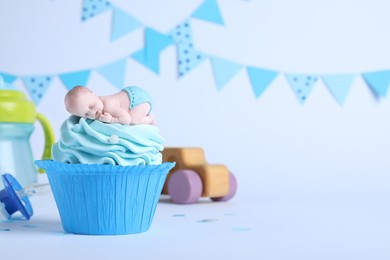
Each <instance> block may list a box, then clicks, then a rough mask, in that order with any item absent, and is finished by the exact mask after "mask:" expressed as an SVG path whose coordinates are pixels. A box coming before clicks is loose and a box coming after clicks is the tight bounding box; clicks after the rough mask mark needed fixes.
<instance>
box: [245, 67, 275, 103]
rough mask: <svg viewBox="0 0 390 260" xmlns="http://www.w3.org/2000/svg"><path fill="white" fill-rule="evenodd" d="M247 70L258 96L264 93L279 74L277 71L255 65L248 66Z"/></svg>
mask: <svg viewBox="0 0 390 260" xmlns="http://www.w3.org/2000/svg"><path fill="white" fill-rule="evenodd" d="M247 72H248V75H249V79H250V82H251V85H252V89H253V91H254V92H255V96H256V98H258V97H260V96H261V94H263V92H264V90H266V88H267V87H268V86H269V85H270V84H271V82H272V81H273V80H274V79H275V78H276V76H277V75H278V72H276V71H273V70H266V69H260V68H254V67H247Z"/></svg>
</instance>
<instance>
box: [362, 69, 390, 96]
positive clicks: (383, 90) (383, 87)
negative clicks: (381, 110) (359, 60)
mask: <svg viewBox="0 0 390 260" xmlns="http://www.w3.org/2000/svg"><path fill="white" fill-rule="evenodd" d="M363 78H364V79H365V81H366V82H367V84H368V85H369V86H370V88H371V89H372V90H373V91H374V92H375V94H376V95H378V96H379V97H385V96H386V94H387V91H388V89H389V83H390V70H383V71H375V72H367V73H363Z"/></svg>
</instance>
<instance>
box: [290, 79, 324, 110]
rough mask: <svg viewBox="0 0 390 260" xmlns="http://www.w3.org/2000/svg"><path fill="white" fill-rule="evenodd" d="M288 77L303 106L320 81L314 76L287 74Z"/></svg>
mask: <svg viewBox="0 0 390 260" xmlns="http://www.w3.org/2000/svg"><path fill="white" fill-rule="evenodd" d="M286 77H287V80H288V81H289V83H290V85H291V87H292V89H293V91H294V94H295V95H296V96H297V98H298V100H299V102H301V103H302V104H303V103H304V102H305V101H306V100H307V97H308V96H309V94H310V92H311V90H312V89H313V87H314V86H315V83H316V82H317V80H318V78H317V76H313V75H302V74H287V75H286Z"/></svg>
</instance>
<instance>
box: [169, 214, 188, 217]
mask: <svg viewBox="0 0 390 260" xmlns="http://www.w3.org/2000/svg"><path fill="white" fill-rule="evenodd" d="M185 216H186V215H185V214H173V215H172V217H185Z"/></svg>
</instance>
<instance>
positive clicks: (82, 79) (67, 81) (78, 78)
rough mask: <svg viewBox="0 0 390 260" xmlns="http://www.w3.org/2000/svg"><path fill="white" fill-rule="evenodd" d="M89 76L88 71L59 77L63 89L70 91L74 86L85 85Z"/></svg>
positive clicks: (89, 72)
mask: <svg viewBox="0 0 390 260" xmlns="http://www.w3.org/2000/svg"><path fill="white" fill-rule="evenodd" d="M90 74H91V71H90V70H82V71H76V72H71V73H65V74H61V75H60V76H59V77H60V79H61V80H62V82H63V83H64V85H65V87H66V88H67V89H69V90H71V89H72V88H74V87H75V86H85V85H87V82H88V79H89V75H90Z"/></svg>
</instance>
